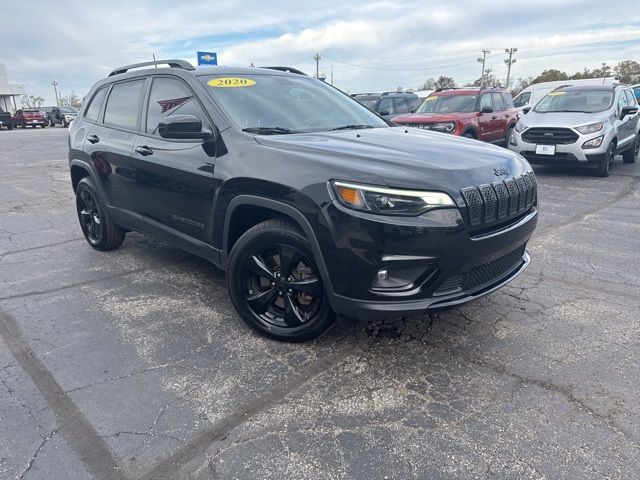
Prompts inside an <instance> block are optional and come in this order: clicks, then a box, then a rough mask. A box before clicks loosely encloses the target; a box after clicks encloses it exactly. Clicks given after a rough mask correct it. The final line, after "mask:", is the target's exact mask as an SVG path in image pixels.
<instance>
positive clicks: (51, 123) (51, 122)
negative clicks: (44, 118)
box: [49, 120, 56, 128]
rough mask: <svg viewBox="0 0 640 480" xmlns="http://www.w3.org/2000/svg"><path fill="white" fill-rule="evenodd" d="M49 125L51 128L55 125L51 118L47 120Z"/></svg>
mask: <svg viewBox="0 0 640 480" xmlns="http://www.w3.org/2000/svg"><path fill="white" fill-rule="evenodd" d="M49 126H50V127H51V128H53V127H55V126H56V124H55V123H53V120H49Z"/></svg>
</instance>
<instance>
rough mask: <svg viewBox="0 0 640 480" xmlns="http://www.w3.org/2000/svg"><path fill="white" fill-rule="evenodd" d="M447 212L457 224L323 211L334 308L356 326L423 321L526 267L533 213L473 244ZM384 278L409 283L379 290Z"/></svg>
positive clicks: (534, 219)
mask: <svg viewBox="0 0 640 480" xmlns="http://www.w3.org/2000/svg"><path fill="white" fill-rule="evenodd" d="M450 211H451V212H455V213H456V214H457V218H454V216H451V218H449V219H447V218H446V216H445V217H444V219H441V218H437V219H433V218H428V217H425V216H421V217H402V218H401V217H395V218H388V217H380V216H375V215H370V214H361V213H358V212H353V211H351V210H347V209H345V208H344V207H342V206H341V205H339V204H335V203H332V204H330V205H328V206H327V207H325V209H324V210H323V212H324V216H325V218H326V219H327V224H328V226H329V230H330V232H331V236H332V238H331V239H328V238H324V239H319V240H320V242H319V243H320V249H321V251H322V256H323V258H324V260H325V265H326V267H327V272H328V274H329V280H330V284H331V288H330V289H328V290H329V294H328V296H329V300H330V302H331V306H332V308H333V309H334V310H335V311H336V312H337V313H339V314H342V315H346V316H348V317H352V318H357V319H375V318H385V317H393V316H407V315H417V314H423V313H425V312H427V311H428V310H434V309H439V308H444V307H450V306H453V305H458V304H461V303H465V302H468V301H471V300H474V299H476V298H478V297H481V296H483V295H486V294H488V293H490V292H492V291H494V290H496V289H498V288H500V287H502V286H503V285H505V284H506V283H508V282H509V281H511V280H512V279H513V278H515V277H516V276H517V275H519V274H520V273H521V272H522V271H523V270H524V269H525V268H526V267H527V265H528V264H529V255H528V254H527V252H526V244H527V242H528V240H529V238H530V237H531V235H532V233H533V231H534V229H535V227H536V223H537V216H538V209H537V206H535V205H534V206H532V207H531V208H530V209H529V210H528V211H527V212H526V213H525V214H523V215H522V216H520V217H519V218H517V219H514V221H512V222H510V223H508V224H507V225H503V226H501V227H500V228H496V229H495V230H494V231H491V232H482V234H478V235H475V236H474V235H473V234H470V233H469V231H468V230H467V228H466V227H465V225H464V223H463V222H462V219H461V217H460V215H459V213H458V211H457V210H453V209H451V210H450ZM381 270H386V271H387V272H388V274H389V278H390V279H391V280H393V278H392V277H394V275H395V276H396V277H398V278H401V277H406V278H405V280H407V281H408V280H412V281H411V282H409V283H408V284H407V285H406V286H405V287H401V288H387V289H381V288H376V286H377V285H378V284H379V281H378V273H379V272H380V271H381ZM390 283H393V282H390ZM398 283H401V282H396V284H398Z"/></svg>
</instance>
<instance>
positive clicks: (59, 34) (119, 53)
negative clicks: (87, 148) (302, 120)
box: [0, 0, 640, 103]
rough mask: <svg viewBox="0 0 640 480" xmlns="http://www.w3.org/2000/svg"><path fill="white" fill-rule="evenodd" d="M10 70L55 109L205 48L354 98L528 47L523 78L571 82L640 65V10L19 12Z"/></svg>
mask: <svg viewBox="0 0 640 480" xmlns="http://www.w3.org/2000/svg"><path fill="white" fill-rule="evenodd" d="M2 12H3V17H4V18H10V19H12V21H10V22H3V27H2V28H0V45H2V56H1V57H0V61H1V62H4V63H6V64H7V69H8V71H9V75H10V78H11V80H12V81H13V82H20V83H25V84H26V86H27V89H28V90H29V92H30V93H34V94H39V95H42V96H44V97H46V98H47V102H48V103H51V102H52V100H53V91H52V88H51V87H50V82H51V80H54V79H55V80H57V81H58V82H59V83H60V86H61V88H62V90H63V91H64V92H69V91H71V90H76V92H77V93H78V94H80V95H83V94H84V93H85V92H86V91H87V90H88V89H89V88H90V86H91V85H92V84H93V83H94V82H95V81H96V80H98V79H99V78H101V77H103V76H104V75H105V74H106V73H108V71H109V70H110V69H112V68H113V67H115V66H118V65H124V64H128V63H133V62H137V61H144V60H149V59H151V57H152V54H154V53H155V54H156V56H157V57H158V58H161V57H165V58H167V57H169V58H171V57H178V58H187V59H190V60H191V61H194V60H195V51H196V50H200V49H201V50H212V51H217V52H218V53H219V58H220V62H221V63H223V64H231V65H234V64H235V65H248V64H250V63H251V62H253V63H255V64H256V65H266V64H280V65H283V64H284V65H292V66H296V67H297V68H301V69H303V70H306V71H309V72H312V71H314V70H315V63H314V61H313V59H312V57H313V55H314V54H315V53H316V52H318V53H320V55H321V56H322V57H323V59H322V61H321V69H322V70H323V71H324V72H325V73H326V74H327V75H329V74H330V72H331V71H333V73H334V76H335V79H336V84H337V86H338V87H340V88H343V89H344V90H350V91H357V90H389V89H393V88H396V87H397V86H404V87H416V86H418V85H419V84H420V83H421V82H423V81H424V79H425V78H427V77H431V76H437V75H440V74H447V75H450V76H453V77H454V78H455V79H456V80H457V81H458V82H465V81H471V80H474V79H475V78H477V77H478V76H479V73H480V67H479V64H478V63H477V62H476V58H477V57H478V56H479V55H480V50H481V49H483V48H489V49H491V50H492V54H493V55H496V56H494V57H491V58H489V63H488V64H489V66H490V68H493V69H494V72H495V73H496V74H498V76H504V75H505V74H506V67H505V65H504V63H503V60H504V54H503V53H502V52H503V49H504V48H506V47H518V54H517V56H516V58H517V63H516V64H515V66H514V70H513V75H514V77H519V76H530V75H535V74H537V73H539V72H540V71H542V70H544V69H546V68H559V69H561V70H567V71H569V72H573V71H578V70H582V68H583V67H589V68H595V67H598V66H599V65H600V63H601V62H608V63H609V64H610V65H611V64H613V65H615V64H616V63H617V62H618V61H620V60H623V59H626V58H635V59H636V60H640V51H639V48H638V47H637V46H636V45H640V42H639V40H640V13H638V9H637V3H636V1H631V0H622V1H620V2H617V3H616V4H615V8H611V6H610V5H608V4H606V3H605V2H601V1H593V0H581V1H578V0H572V1H564V2H558V1H557V0H542V1H537V2H529V3H528V4H522V3H521V4H518V5H517V6H514V4H513V3H512V2H507V1H502V0H498V1H492V2H485V3H484V4H481V5H480V4H478V2H476V1H471V0H462V1H457V2H450V1H444V0H435V1H429V2H425V1H424V0H422V1H417V0H416V1H413V0H408V1H397V2H396V1H388V0H386V1H385V0H382V1H373V2H368V3H365V4H362V3H361V2H358V3H355V2H354V3H351V2H347V1H344V0H343V1H337V0H327V1H324V2H318V4H317V5H313V6H312V7H311V6H307V5H305V4H302V3H300V2H294V1H291V0H277V1H271V2H268V3H264V2H259V1H257V0H249V1H237V0H236V1H227V0H223V1H217V2H196V1H183V2H174V1H168V0H163V1H151V0H139V1H137V2H128V1H122V0H118V1H112V2H109V3H107V2H101V3H91V2H86V1H84V0H83V1H80V0H70V1H67V2H64V3H63V4H61V3H52V2H35V1H30V0H27V1H21V2H7V3H6V4H5V5H3V7H2Z"/></svg>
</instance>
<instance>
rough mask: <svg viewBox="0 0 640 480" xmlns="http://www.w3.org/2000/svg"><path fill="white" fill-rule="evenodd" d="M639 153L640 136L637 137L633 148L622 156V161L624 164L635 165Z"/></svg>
mask: <svg viewBox="0 0 640 480" xmlns="http://www.w3.org/2000/svg"><path fill="white" fill-rule="evenodd" d="M638 152H640V134H639V135H636V139H635V141H634V142H633V147H631V148H629V149H628V150H625V152H624V153H623V154H622V161H623V162H624V163H635V162H636V160H637V158H638Z"/></svg>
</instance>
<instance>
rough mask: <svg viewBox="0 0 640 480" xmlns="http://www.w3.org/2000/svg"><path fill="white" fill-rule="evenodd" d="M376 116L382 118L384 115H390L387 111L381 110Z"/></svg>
mask: <svg viewBox="0 0 640 480" xmlns="http://www.w3.org/2000/svg"><path fill="white" fill-rule="evenodd" d="M378 115H380V116H381V117H384V116H385V115H391V113H390V112H389V110H381V111H379V112H378Z"/></svg>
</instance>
